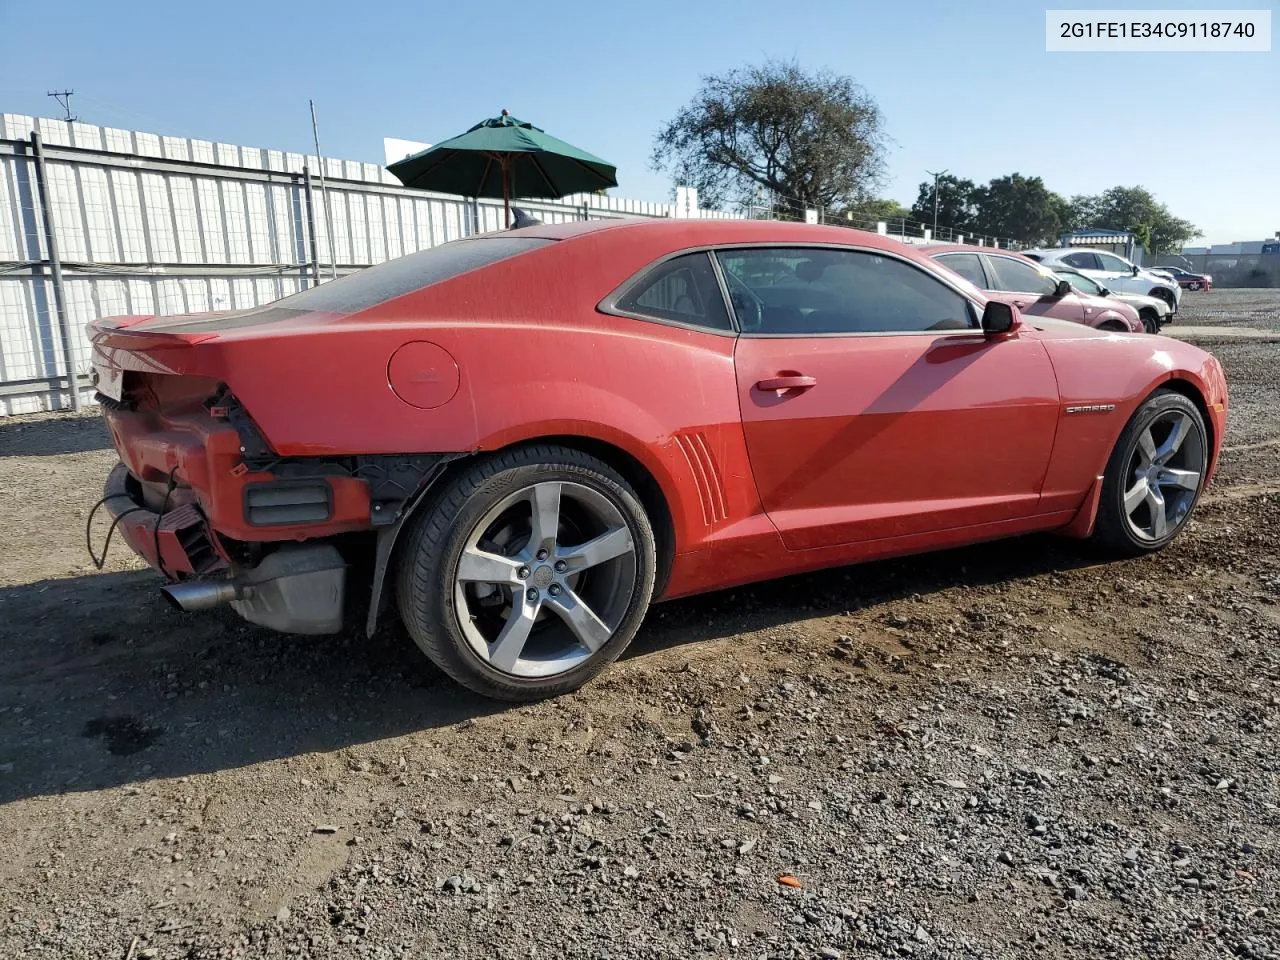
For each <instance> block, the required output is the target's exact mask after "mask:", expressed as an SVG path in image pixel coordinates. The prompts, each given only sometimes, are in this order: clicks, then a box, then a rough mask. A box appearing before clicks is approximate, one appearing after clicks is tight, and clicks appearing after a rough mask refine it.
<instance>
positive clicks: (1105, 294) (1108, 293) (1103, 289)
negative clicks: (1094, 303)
mask: <svg viewBox="0 0 1280 960" xmlns="http://www.w3.org/2000/svg"><path fill="white" fill-rule="evenodd" d="M1098 296H1100V297H1109V296H1111V291H1110V290H1109V289H1108V288H1107V287H1103V286H1099V287H1098Z"/></svg>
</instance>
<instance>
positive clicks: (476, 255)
mask: <svg viewBox="0 0 1280 960" xmlns="http://www.w3.org/2000/svg"><path fill="white" fill-rule="evenodd" d="M554 242H555V241H554V240H539V239H535V238H533V237H493V238H478V237H477V238H473V239H468V240H454V241H453V242H452V243H442V244H441V245H440V246H438V247H432V248H431V249H429V250H420V251H418V252H417V253H411V254H409V255H408V256H407V257H400V258H398V259H396V260H388V261H387V262H386V263H380V264H378V265H377V266H375V267H369V268H368V269H366V270H361V271H360V272H359V273H353V274H351V275H350V276H347V277H343V278H342V279H341V280H333V281H331V282H329V283H322V284H321V285H320V286H318V287H312V288H311V289H310V290H303V291H302V292H301V293H295V294H294V295H293V296H291V297H285V298H284V299H283V300H277V301H276V302H275V303H273V304H271V306H272V307H283V308H288V309H291V310H319V311H322V312H325V313H354V312H355V311H357V310H363V309H365V308H366V307H371V306H373V305H374V304H375V303H383V302H385V301H387V300H391V299H394V298H395V297H399V296H403V295H404V294H406V293H412V292H413V291H414V290H420V289H421V288H422V287H426V286H430V285H431V284H433V283H439V282H440V281H442V280H448V279H450V278H451V277H456V276H457V275H458V274H460V273H466V272H467V271H468V270H475V269H478V268H479V267H487V266H488V265H489V264H491V263H497V262H498V261H499V260H505V259H507V258H508V257H514V256H516V255H517V254H521V253H528V252H529V251H530V250H536V249H538V248H539V247H544V246H546V245H547V244H548V243H554Z"/></svg>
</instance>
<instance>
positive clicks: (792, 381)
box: [756, 374, 818, 393]
mask: <svg viewBox="0 0 1280 960" xmlns="http://www.w3.org/2000/svg"><path fill="white" fill-rule="evenodd" d="M817 385H818V381H817V380H816V379H815V378H814V377H806V376H803V375H801V374H794V375H792V376H786V377H769V378H768V379H767V380H757V381H756V389H757V390H776V391H777V392H778V393H781V392H782V391H784V390H808V389H809V388H810V387H816V386H817Z"/></svg>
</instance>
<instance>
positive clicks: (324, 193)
mask: <svg viewBox="0 0 1280 960" xmlns="http://www.w3.org/2000/svg"><path fill="white" fill-rule="evenodd" d="M307 103H309V104H310V105H311V136H312V138H313V139H314V140H315V143H316V167H317V169H318V171H319V173H320V196H321V197H323V198H324V228H325V231H326V232H327V233H328V234H329V275H330V277H332V278H333V279H334V280H337V279H338V248H337V247H336V246H335V245H334V243H333V208H332V207H331V206H329V191H328V189H326V187H325V185H324V157H323V156H321V154H320V127H319V125H318V124H317V123H316V102H315V101H314V100H308V101H307Z"/></svg>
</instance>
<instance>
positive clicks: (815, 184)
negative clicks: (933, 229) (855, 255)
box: [652, 60, 884, 218]
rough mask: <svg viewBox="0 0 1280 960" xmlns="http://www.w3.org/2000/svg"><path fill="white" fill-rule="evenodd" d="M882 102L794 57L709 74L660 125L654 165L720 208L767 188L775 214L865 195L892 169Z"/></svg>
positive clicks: (842, 78)
mask: <svg viewBox="0 0 1280 960" xmlns="http://www.w3.org/2000/svg"><path fill="white" fill-rule="evenodd" d="M883 140H884V136H883V133H882V131H881V116H880V108H879V107H878V106H876V103H875V101H874V100H873V99H871V97H870V96H869V95H868V94H867V92H866V91H865V90H863V89H862V87H860V86H859V85H858V84H857V83H855V82H854V81H853V80H852V79H851V78H849V77H845V76H840V75H838V74H834V73H831V72H830V71H826V70H822V71H818V72H817V73H806V72H805V71H803V70H801V69H800V67H799V65H798V64H796V63H794V62H782V61H776V60H771V61H768V62H766V63H764V64H762V65H760V66H753V67H745V68H743V69H740V70H731V71H729V72H728V73H725V74H723V75H721V76H708V77H704V78H703V80H702V87H701V88H700V89H699V90H698V92H697V94H696V95H695V96H694V98H693V100H692V101H690V102H689V103H688V104H686V105H685V106H684V107H683V108H681V110H680V111H679V112H678V113H677V114H676V115H675V117H673V118H672V119H671V120H670V121H669V122H667V123H666V124H665V125H664V126H663V127H662V129H661V130H659V131H658V135H657V138H656V139H655V142H654V147H653V156H652V162H653V166H654V168H655V169H670V170H671V171H672V173H673V174H674V176H675V178H676V180H677V182H680V183H685V184H688V185H690V186H692V187H696V188H697V189H698V193H699V195H700V196H701V197H703V198H704V199H705V200H706V202H707V203H708V204H709V205H711V206H716V205H719V204H722V203H724V202H726V201H731V200H737V201H739V202H748V201H749V200H750V199H751V197H752V196H753V195H754V194H755V192H756V190H757V188H758V187H764V188H765V189H767V190H770V191H772V192H773V194H774V203H775V210H777V211H778V212H779V213H781V214H784V215H790V216H793V217H796V218H799V217H802V216H803V215H804V210H805V209H806V208H825V209H833V208H837V207H848V206H851V205H854V204H857V203H859V202H863V201H865V200H866V199H867V198H869V197H870V195H871V191H872V190H873V189H874V187H875V186H877V185H878V184H879V182H880V180H881V178H882V176H883V170H884V147H883Z"/></svg>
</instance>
